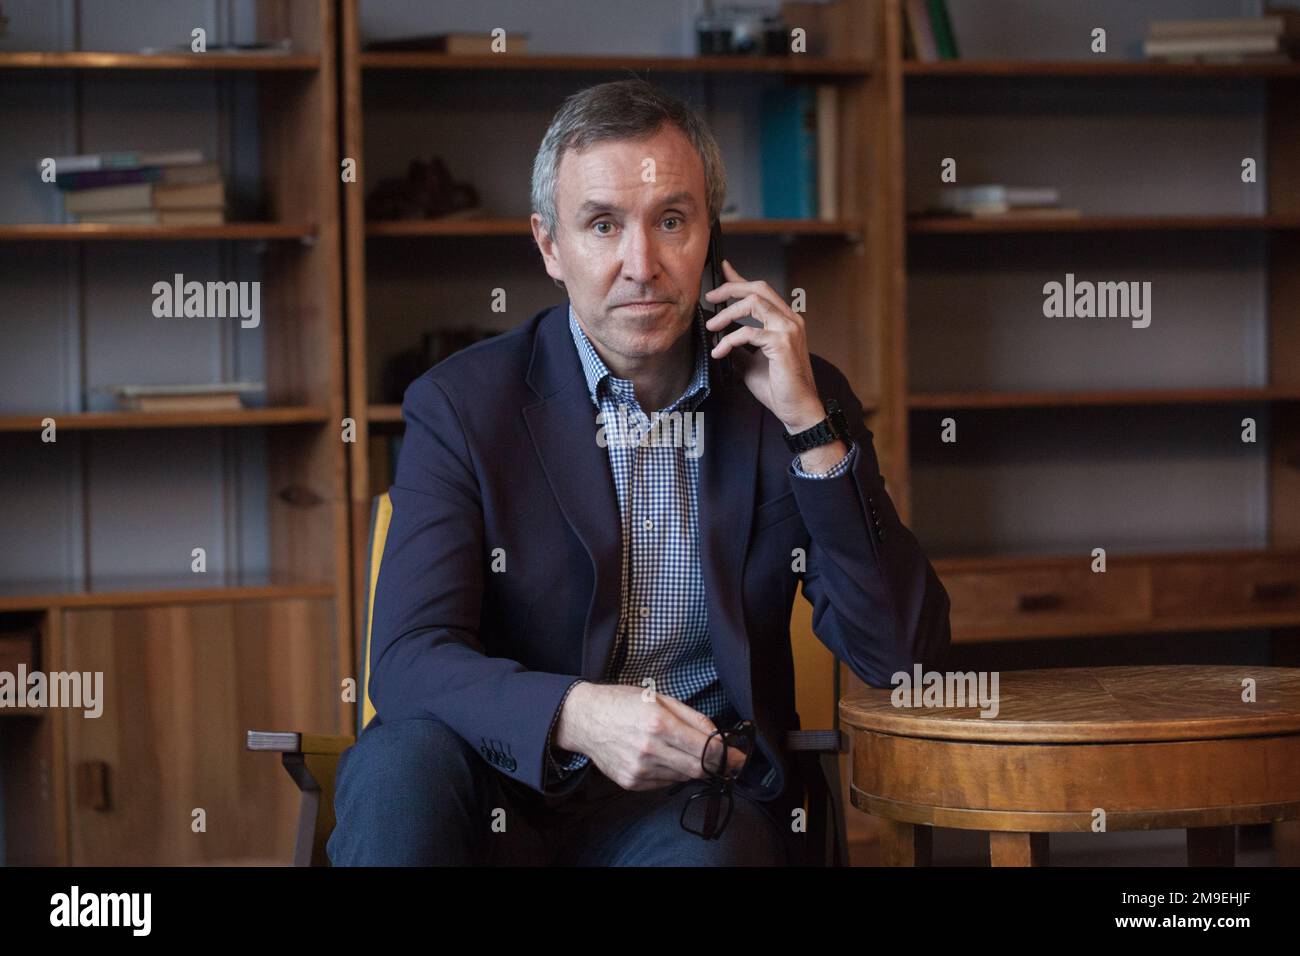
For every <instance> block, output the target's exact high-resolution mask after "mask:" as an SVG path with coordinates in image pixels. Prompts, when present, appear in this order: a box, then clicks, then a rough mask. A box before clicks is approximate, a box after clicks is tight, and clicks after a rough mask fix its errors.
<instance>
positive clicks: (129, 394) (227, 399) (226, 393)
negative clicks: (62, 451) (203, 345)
mask: <svg viewBox="0 0 1300 956" xmlns="http://www.w3.org/2000/svg"><path fill="white" fill-rule="evenodd" d="M265 390H266V384H265V383H264V382H194V383H181V384H175V385H109V386H104V387H102V388H99V389H96V391H101V392H109V393H111V394H113V395H115V396H116V397H117V402H118V408H120V409H121V410H122V411H133V412H222V411H235V410H239V409H242V408H244V407H245V406H244V404H243V402H242V401H241V400H240V396H241V395H245V394H248V393H250V392H262V391H265Z"/></svg>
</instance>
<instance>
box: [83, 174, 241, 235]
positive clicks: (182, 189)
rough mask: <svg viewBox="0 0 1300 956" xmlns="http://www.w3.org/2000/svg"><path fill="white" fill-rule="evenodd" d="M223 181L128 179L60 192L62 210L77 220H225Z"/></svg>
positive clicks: (175, 222) (210, 222)
mask: <svg viewBox="0 0 1300 956" xmlns="http://www.w3.org/2000/svg"><path fill="white" fill-rule="evenodd" d="M225 201H226V195H225V184H224V183H223V182H222V181H221V180H220V179H214V180H210V181H208V182H198V183H130V184H128V185H124V186H101V187H99V188H97V189H79V190H73V191H68V192H65V193H63V211H64V212H65V213H67V214H68V215H70V216H75V217H77V219H78V221H79V222H110V223H142V224H160V223H161V224H168V225H213V224H217V223H221V222H224V221H225Z"/></svg>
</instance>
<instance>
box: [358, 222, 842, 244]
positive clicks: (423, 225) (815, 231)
mask: <svg viewBox="0 0 1300 956" xmlns="http://www.w3.org/2000/svg"><path fill="white" fill-rule="evenodd" d="M722 229H723V232H725V233H726V234H727V235H729V236H773V235H782V234H786V233H790V234H794V235H807V236H822V235H828V236H829V235H840V234H843V235H845V236H852V237H853V238H855V239H856V238H859V237H860V234H861V231H862V224H861V223H860V222H858V221H857V220H855V219H838V220H835V221H833V222H823V221H822V220H820V219H736V220H732V221H730V222H723V224H722ZM366 235H367V236H370V237H381V236H382V237H389V238H394V237H400V236H448V237H456V238H464V237H471V236H520V237H529V238H531V236H532V229H531V228H530V226H529V222H528V220H527V219H498V218H483V219H399V220H393V221H391V222H368V223H366Z"/></svg>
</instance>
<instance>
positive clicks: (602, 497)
mask: <svg viewBox="0 0 1300 956" xmlns="http://www.w3.org/2000/svg"><path fill="white" fill-rule="evenodd" d="M568 316H569V303H568V302H567V301H566V302H565V303H564V304H563V305H560V306H556V307H555V308H554V309H552V310H551V311H550V312H548V313H547V314H546V315H545V316H543V317H542V319H541V322H540V324H539V327H538V333H537V340H536V344H535V345H534V348H533V360H532V364H531V366H530V367H529V370H528V378H527V380H528V384H529V385H530V386H531V387H532V388H533V390H534V391H535V392H536V393H537V394H538V395H539V396H541V400H540V401H538V402H536V403H534V404H532V405H528V406H526V407H525V408H524V420H525V422H526V423H527V425H528V431H529V434H530V435H531V436H532V440H533V446H534V447H535V448H536V449H537V455H538V457H539V458H540V459H541V462H542V468H543V470H544V471H545V472H546V477H547V481H548V482H549V483H550V486H551V491H552V493H553V494H554V495H555V500H556V501H557V502H558V503H559V506H560V510H561V511H562V512H563V514H564V517H565V519H566V520H567V521H568V522H569V525H570V526H571V527H572V528H573V531H574V534H576V535H577V536H578V539H579V540H580V541H582V544H583V547H585V548H586V549H587V554H588V556H589V557H590V558H591V565H592V570H593V572H594V580H595V593H594V595H593V596H592V601H591V604H590V606H589V607H588V610H587V626H586V631H585V633H584V634H583V643H582V676H583V677H585V678H587V679H588V680H601V679H602V678H603V677H604V674H605V667H606V665H607V664H608V662H609V656H610V654H611V653H612V652H613V649H614V639H615V637H616V635H617V631H618V619H619V612H620V605H621V603H622V593H623V580H622V577H623V575H622V565H623V550H622V549H623V525H622V519H621V517H620V515H619V510H618V495H617V493H616V492H615V490H614V478H613V475H612V474H611V473H610V468H609V453H608V452H607V451H606V450H605V449H604V448H601V447H600V446H599V445H598V444H596V429H597V425H596V414H597V411H598V409H597V408H596V406H595V405H594V404H593V403H592V401H591V395H590V393H589V392H588V391H587V380H586V378H585V377H584V376H583V374H582V365H581V363H580V362H579V360H578V353H577V350H576V349H575V348H574V345H573V338H572V336H571V335H570V333H569V325H568Z"/></svg>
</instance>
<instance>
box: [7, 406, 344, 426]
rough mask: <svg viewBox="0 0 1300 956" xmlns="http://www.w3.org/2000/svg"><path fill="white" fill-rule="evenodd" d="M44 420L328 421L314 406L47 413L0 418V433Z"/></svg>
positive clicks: (164, 422) (145, 423)
mask: <svg viewBox="0 0 1300 956" xmlns="http://www.w3.org/2000/svg"><path fill="white" fill-rule="evenodd" d="M45 418H53V419H54V421H55V424H56V425H57V426H58V428H59V429H60V430H63V431H69V430H75V431H94V430H97V429H123V428H126V429H149V428H213V427H225V426H248V425H299V424H319V423H321V422H325V421H328V420H329V410H328V409H326V408H322V407H317V406H314V405H281V406H276V407H271V408H240V409H232V410H230V411H207V412H204V411H194V412H129V411H126V412H47V413H46V414H44V415H40V414H26V415H0V432H37V431H40V430H41V428H42V427H43V426H42V425H41V421H42V420H43V419H45Z"/></svg>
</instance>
